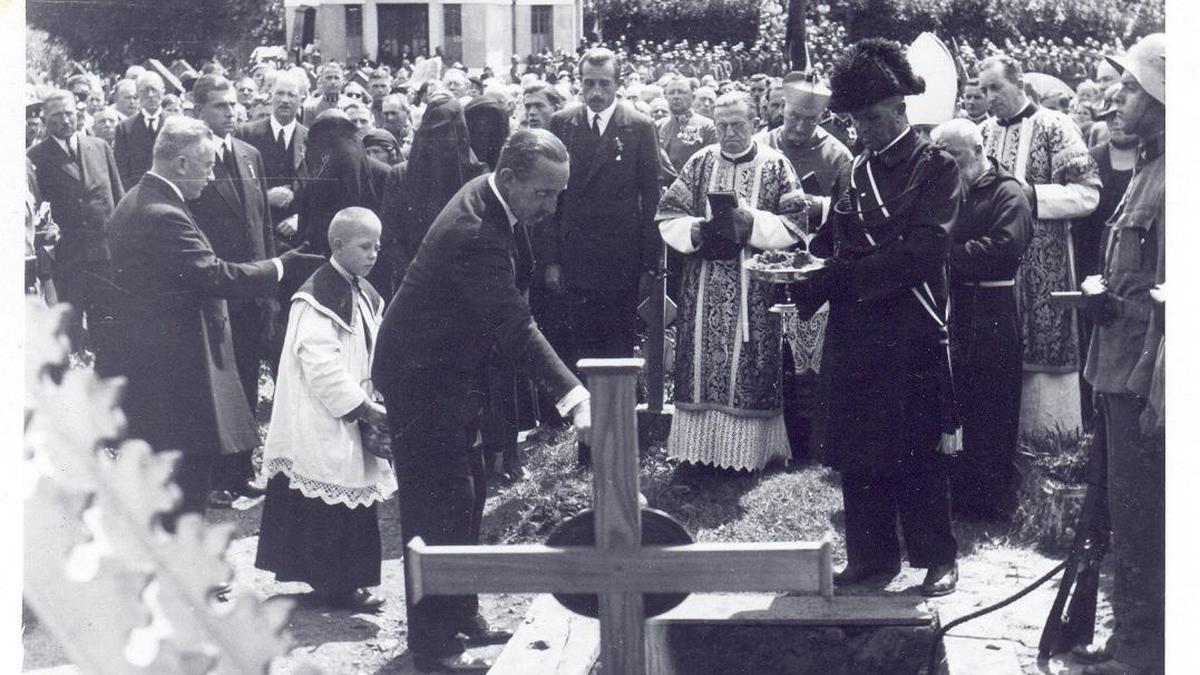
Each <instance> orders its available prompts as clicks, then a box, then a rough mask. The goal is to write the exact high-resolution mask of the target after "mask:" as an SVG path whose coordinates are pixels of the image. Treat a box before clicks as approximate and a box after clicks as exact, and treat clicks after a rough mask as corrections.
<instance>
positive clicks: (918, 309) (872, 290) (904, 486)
mask: <svg viewBox="0 0 1200 675" xmlns="http://www.w3.org/2000/svg"><path fill="white" fill-rule="evenodd" d="M924 88H925V84H924V82H923V81H922V80H921V78H919V77H917V76H916V75H914V74H913V71H912V67H911V66H910V65H909V63H908V60H907V59H906V58H905V56H904V52H903V48H902V47H901V46H900V45H899V44H897V43H895V42H891V41H888V40H881V39H869V40H863V41H861V42H858V43H857V44H855V45H854V46H853V47H851V48H850V49H849V50H848V51H847V53H846V54H845V55H844V56H843V57H842V59H841V60H840V61H839V62H838V63H837V65H836V66H835V68H834V71H833V77H832V79H831V82H830V90H831V93H832V96H831V97H830V101H829V107H830V109H831V110H833V111H834V112H847V113H849V114H850V116H851V118H853V120H854V124H855V126H856V127H857V128H858V132H859V134H860V136H861V137H862V141H863V145H864V146H865V147H866V151H865V152H863V153H862V154H860V155H859V156H858V157H856V158H855V159H854V160H853V161H852V162H851V163H850V165H849V166H848V167H846V169H845V170H843V172H842V173H841V175H840V176H839V177H838V179H837V181H836V182H835V185H834V190H833V193H832V194H833V195H834V196H833V208H832V209H831V212H830V213H829V214H828V216H827V219H826V220H825V222H824V224H823V225H822V226H821V229H820V230H819V231H818V233H817V235H816V237H815V238H814V239H813V241H812V242H811V243H810V245H809V249H810V251H811V252H812V253H813V254H814V255H816V256H818V257H822V258H826V259H827V265H826V267H825V268H824V269H823V270H822V271H821V272H819V273H818V274H816V275H815V276H813V277H812V278H810V279H808V280H805V281H802V282H799V283H798V284H797V285H796V289H795V291H796V296H797V297H798V298H799V300H797V306H798V307H801V308H802V309H803V311H802V313H801V316H802V317H803V316H804V314H805V312H809V313H811V312H812V311H813V310H815V309H816V308H818V307H820V306H821V305H822V304H823V303H825V302H828V303H829V320H828V324H827V326H826V333H825V348H824V350H823V352H822V361H821V373H820V383H819V399H818V400H821V401H822V405H821V409H820V410H819V412H818V414H817V419H816V420H815V435H816V436H817V440H818V441H820V443H821V445H820V447H821V449H822V451H823V453H824V460H825V462H826V463H827V464H829V465H830V466H832V467H833V468H834V469H836V470H838V471H839V472H840V473H841V474H842V497H843V500H844V502H845V509H846V557H847V560H848V564H847V565H846V568H845V569H844V570H842V571H841V572H839V573H838V574H836V575H835V576H834V583H836V584H839V585H848V584H857V583H864V582H870V581H880V580H883V579H890V578H891V577H893V576H895V575H896V574H897V573H898V572H899V570H900V541H899V539H898V537H897V536H896V520H897V518H899V520H900V525H901V527H902V528H903V531H904V543H905V546H906V548H907V550H908V560H909V564H910V565H912V566H913V567H923V568H927V570H928V572H927V574H926V576H925V580H924V583H922V584H921V592H922V593H924V594H925V595H929V596H936V595H946V594H948V593H952V592H953V591H954V589H955V586H956V584H957V582H958V568H957V565H956V563H955V556H956V553H957V545H956V542H955V539H954V535H953V533H952V532H951V529H950V497H949V484H948V480H947V466H946V462H947V461H948V460H949V457H948V455H953V454H956V453H957V452H958V451H959V450H960V449H961V447H962V440H961V439H962V435H961V433H962V432H961V427H960V424H959V420H958V415H957V411H956V407H955V401H954V394H953V385H952V382H951V379H950V371H949V354H948V336H947V330H946V320H947V316H948V313H947V293H946V282H945V265H946V255H947V249H948V241H947V236H948V235H947V232H948V231H949V229H950V226H951V225H952V224H953V223H954V220H955V217H956V215H957V213H958V207H959V202H960V177H959V172H958V168H957V166H956V165H955V163H954V159H953V158H952V157H951V156H950V155H948V154H946V153H945V152H944V151H942V150H940V149H938V148H937V147H935V146H934V145H932V144H931V143H930V142H929V141H928V140H926V139H924V138H921V137H919V136H918V135H917V134H916V133H915V132H914V131H913V129H912V127H911V126H909V123H908V118H907V113H906V108H905V102H904V97H905V96H909V95H913V94H919V93H921V92H922V91H924Z"/></svg>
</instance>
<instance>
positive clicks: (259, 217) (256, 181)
mask: <svg viewBox="0 0 1200 675" xmlns="http://www.w3.org/2000/svg"><path fill="white" fill-rule="evenodd" d="M233 156H234V158H235V160H236V162H237V168H238V177H237V180H234V179H233V177H232V176H231V175H230V173H229V169H227V168H226V167H225V164H224V163H222V162H221V161H218V162H217V163H216V164H215V165H214V166H213V176H214V177H215V180H213V181H211V182H209V184H208V185H207V186H205V188H204V191H203V192H201V193H200V196H199V197H197V198H196V199H193V200H191V201H189V202H188V204H187V205H188V208H189V209H191V212H192V216H193V217H194V218H195V220H196V225H197V226H199V228H200V230H201V231H203V232H204V235H205V236H206V237H208V241H209V243H211V244H212V249H213V252H214V253H216V254H217V256H218V257H220V258H221V259H222V260H228V261H230V262H250V261H252V260H264V259H266V258H273V257H275V242H274V240H273V239H272V237H271V214H270V208H269V207H268V206H267V183H266V169H265V168H264V167H263V160H262V156H261V155H259V154H258V150H255V149H254V146H252V145H250V144H249V143H247V142H245V141H241V140H238V139H236V138H235V139H233Z"/></svg>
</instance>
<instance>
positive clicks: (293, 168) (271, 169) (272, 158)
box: [233, 117, 308, 218]
mask: <svg viewBox="0 0 1200 675" xmlns="http://www.w3.org/2000/svg"><path fill="white" fill-rule="evenodd" d="M233 135H234V136H235V137H237V138H240V139H242V140H243V141H246V142H247V143H249V144H250V145H253V146H254V149H255V150H258V154H259V155H261V156H262V163H263V168H264V169H265V170H266V173H265V174H264V177H265V178H266V182H267V187H268V188H273V187H279V186H281V185H282V186H285V187H290V188H292V189H293V190H294V189H295V188H296V179H297V178H299V177H301V176H303V175H304V173H303V171H304V144H305V141H306V140H307V139H308V127H306V126H304V125H303V124H300V123H299V122H296V130H295V131H293V132H292V142H291V144H290V146H289V147H288V148H287V150H286V151H283V152H281V151H280V149H279V144H278V143H277V142H276V140H275V136H274V135H273V134H272V133H271V118H269V117H264V118H263V119H261V120H255V121H253V122H247V123H245V124H243V125H241V126H239V127H238V128H237V129H236V130H234V132H233ZM289 215H290V214H289ZM276 217H277V218H278V215H277V216H276Z"/></svg>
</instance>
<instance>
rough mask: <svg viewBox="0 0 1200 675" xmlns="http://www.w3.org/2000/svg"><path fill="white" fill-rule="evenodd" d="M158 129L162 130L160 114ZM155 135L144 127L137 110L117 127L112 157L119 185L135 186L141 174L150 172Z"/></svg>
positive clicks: (142, 117)
mask: <svg viewBox="0 0 1200 675" xmlns="http://www.w3.org/2000/svg"><path fill="white" fill-rule="evenodd" d="M158 115H159V116H158V128H159V129H161V128H162V123H163V117H162V112H161V111H160V112H159V114H158ZM155 138H156V135H155V134H152V133H150V129H149V128H147V127H146V118H145V116H144V115H142V111H141V110H139V111H137V113H135V114H134V115H132V116H130V117H128V118H126V119H124V120H122V121H121V123H120V124H118V125H117V136H116V138H115V139H113V155H114V156H115V157H116V158H117V170H118V171H119V172H120V174H121V185H130V186H133V185H136V184H137V182H138V181H139V180H141V179H142V174H144V173H146V172H147V171H149V170H150V164H151V160H152V159H153V155H154V139H155Z"/></svg>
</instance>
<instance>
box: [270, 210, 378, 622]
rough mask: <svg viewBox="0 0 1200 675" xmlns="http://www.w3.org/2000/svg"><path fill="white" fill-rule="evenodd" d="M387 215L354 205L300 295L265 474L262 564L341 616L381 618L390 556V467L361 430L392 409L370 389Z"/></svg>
mask: <svg viewBox="0 0 1200 675" xmlns="http://www.w3.org/2000/svg"><path fill="white" fill-rule="evenodd" d="M379 233H380V223H379V218H378V217H376V216H375V214H374V213H372V212H371V211H370V210H368V209H365V208H361V207H353V206H352V207H349V208H345V209H342V210H341V211H339V212H338V213H337V214H336V215H335V216H334V218H333V221H332V222H331V223H330V225H329V242H330V247H331V248H332V250H333V255H332V257H331V258H330V260H329V262H328V263H326V264H325V265H323V266H322V267H321V268H319V269H318V270H317V271H316V272H315V273H313V275H312V276H311V277H309V278H308V281H306V282H305V283H304V285H303V286H301V287H300V290H298V291H297V292H296V294H295V295H293V296H292V307H291V311H290V313H289V315H288V324H287V335H286V337H285V338H284V346H283V355H282V358H281V359H280V363H279V378H278V381H277V382H276V387H275V406H274V412H273V414H272V416H271V427H270V430H269V431H268V432H267V442H266V448H265V452H264V455H263V468H264V472H265V473H266V475H267V476H268V477H269V481H268V483H267V497H266V503H265V504H264V505H263V516H262V529H261V534H260V536H259V540H258V557H257V559H256V560H255V563H254V564H255V566H256V567H258V568H260V569H264V570H268V571H271V572H274V573H275V578H276V579H277V580H278V581H303V582H305V583H307V584H309V585H310V586H312V587H313V591H314V593H315V594H316V596H317V597H318V598H319V599H320V600H321V601H322V602H324V603H325V604H327V605H329V606H333V607H338V608H344V609H354V610H359V611H374V610H376V609H378V607H379V606H380V605H381V604H383V600H382V599H381V598H378V597H375V596H373V595H371V593H370V592H369V591H367V590H366V589H367V587H369V586H378V585H379V574H380V565H381V562H382V549H381V547H380V542H379V524H378V520H377V516H376V513H375V511H376V508H375V507H376V504H378V503H379V502H382V501H384V500H385V499H387V498H388V497H390V496H391V495H392V493H393V492H395V491H396V476H395V474H394V473H393V471H392V468H391V465H390V464H389V463H388V462H387V461H385V460H383V459H380V458H379V457H376V456H375V455H374V454H371V453H368V452H367V451H365V450H364V448H363V439H362V436H361V434H360V424H359V422H360V421H364V422H367V423H372V424H382V423H383V422H384V420H385V411H384V408H383V406H382V405H380V404H378V403H376V402H375V400H374V398H373V396H372V388H371V385H370V382H369V378H370V374H371V353H372V346H373V344H374V342H375V336H376V333H377V332H378V330H379V323H380V321H381V320H382V318H383V298H381V297H380V295H379V293H377V292H376V291H375V289H374V288H372V287H371V284H370V282H368V281H367V280H366V276H367V274H368V273H369V272H370V271H371V268H372V267H374V265H375V260H376V257H377V256H378V252H379Z"/></svg>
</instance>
